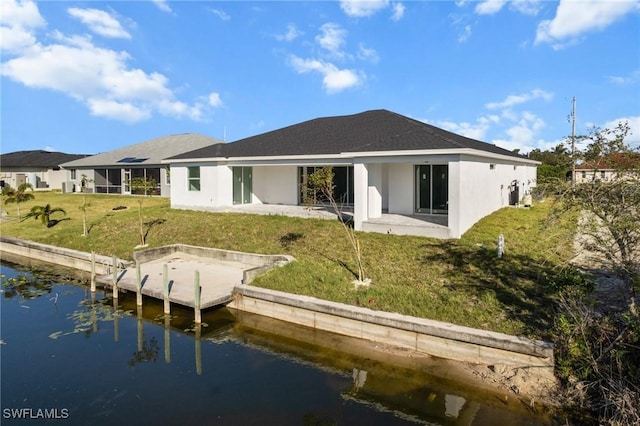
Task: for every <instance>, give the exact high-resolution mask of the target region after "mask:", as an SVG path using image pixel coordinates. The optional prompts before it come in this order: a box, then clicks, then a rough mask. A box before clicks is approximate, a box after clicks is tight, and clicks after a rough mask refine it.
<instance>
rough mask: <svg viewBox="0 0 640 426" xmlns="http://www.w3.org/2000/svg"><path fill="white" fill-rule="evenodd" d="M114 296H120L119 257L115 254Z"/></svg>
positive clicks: (115, 297)
mask: <svg viewBox="0 0 640 426" xmlns="http://www.w3.org/2000/svg"><path fill="white" fill-rule="evenodd" d="M113 298H114V299H117V298H118V258H117V257H116V255H115V254H114V255H113Z"/></svg>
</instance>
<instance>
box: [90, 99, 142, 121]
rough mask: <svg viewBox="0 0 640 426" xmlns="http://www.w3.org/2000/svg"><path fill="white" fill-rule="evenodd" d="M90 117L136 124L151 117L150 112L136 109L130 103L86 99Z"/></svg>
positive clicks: (136, 107) (140, 108)
mask: <svg viewBox="0 0 640 426" xmlns="http://www.w3.org/2000/svg"><path fill="white" fill-rule="evenodd" d="M87 105H88V106H89V110H90V111H91V115H95V116H98V117H107V118H111V119H114V120H118V121H123V122H125V123H136V122H138V121H142V120H146V119H148V118H149V117H151V111H149V109H147V108H144V107H138V106H135V105H133V104H132V103H130V102H119V101H116V100H111V99H87Z"/></svg>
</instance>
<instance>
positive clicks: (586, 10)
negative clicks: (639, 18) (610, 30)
mask: <svg viewBox="0 0 640 426" xmlns="http://www.w3.org/2000/svg"><path fill="white" fill-rule="evenodd" d="M639 10H640V3H638V2H631V1H601V0H600V1H598V0H596V1H570V0H560V4H559V5H558V9H557V10H556V16H555V17H554V18H553V19H550V20H544V21H542V22H540V23H539V24H538V29H537V32H536V40H535V43H536V44H538V43H550V44H552V45H553V47H554V49H561V48H563V47H566V46H567V45H570V44H573V43H575V42H576V41H577V38H578V37H580V36H582V35H583V34H585V33H588V32H591V31H596V30H602V29H604V28H606V27H608V26H609V25H611V24H613V23H614V22H615V21H617V20H618V19H620V18H622V17H623V16H625V15H627V14H629V13H636V12H638V11H639Z"/></svg>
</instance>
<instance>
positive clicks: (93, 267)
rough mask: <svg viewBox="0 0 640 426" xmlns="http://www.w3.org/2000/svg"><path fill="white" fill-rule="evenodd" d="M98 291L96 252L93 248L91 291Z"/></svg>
mask: <svg viewBox="0 0 640 426" xmlns="http://www.w3.org/2000/svg"><path fill="white" fill-rule="evenodd" d="M95 292H96V252H95V251H93V250H91V293H95Z"/></svg>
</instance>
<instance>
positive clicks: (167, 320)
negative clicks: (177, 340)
mask: <svg viewBox="0 0 640 426" xmlns="http://www.w3.org/2000/svg"><path fill="white" fill-rule="evenodd" d="M170 326H171V317H170V316H169V315H165V316H164V362H165V363H167V364H169V363H171V330H170V329H169V327H170Z"/></svg>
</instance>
